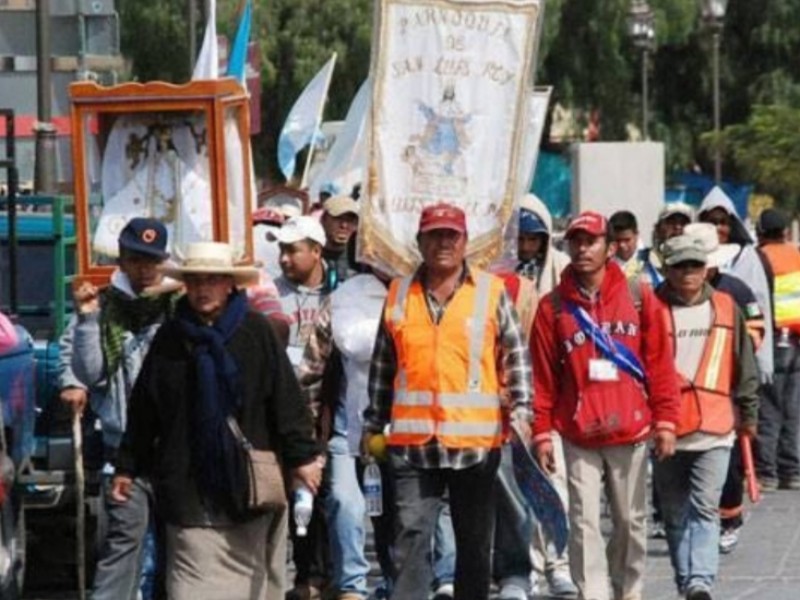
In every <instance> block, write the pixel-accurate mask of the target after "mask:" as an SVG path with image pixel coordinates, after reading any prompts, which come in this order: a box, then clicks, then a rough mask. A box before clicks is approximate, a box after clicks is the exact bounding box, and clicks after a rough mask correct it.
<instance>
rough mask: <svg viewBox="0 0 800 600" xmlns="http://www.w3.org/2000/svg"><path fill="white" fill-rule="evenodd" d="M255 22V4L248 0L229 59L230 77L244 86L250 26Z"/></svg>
mask: <svg viewBox="0 0 800 600" xmlns="http://www.w3.org/2000/svg"><path fill="white" fill-rule="evenodd" d="M252 21H253V2H252V0H247V2H245V5H244V10H242V16H241V18H240V19H239V27H238V28H237V29H236V37H235V38H234V39H233V47H232V48H231V54H230V56H229V58H228V71H227V73H226V75H227V76H228V77H233V78H235V79H236V80H237V81H238V82H239V83H241V84H242V85H244V83H245V75H246V74H247V44H248V42H249V41H250V26H251V24H252Z"/></svg>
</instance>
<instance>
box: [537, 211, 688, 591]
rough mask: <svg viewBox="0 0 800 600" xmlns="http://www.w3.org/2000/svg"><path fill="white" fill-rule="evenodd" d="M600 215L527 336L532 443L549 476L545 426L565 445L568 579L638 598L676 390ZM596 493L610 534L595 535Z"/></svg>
mask: <svg viewBox="0 0 800 600" xmlns="http://www.w3.org/2000/svg"><path fill="white" fill-rule="evenodd" d="M607 229H608V227H607V222H606V219H605V217H603V216H602V215H599V214H597V213H594V212H584V213H581V214H580V215H578V217H577V218H576V219H575V220H574V221H573V222H572V223H571V224H570V226H569V228H568V229H567V233H566V236H565V237H566V240H567V244H568V249H569V254H570V257H571V259H572V264H571V265H570V266H569V267H568V268H567V269H565V271H564V273H563V274H562V276H561V282H560V283H559V285H558V287H557V288H556V289H555V290H554V291H553V292H552V293H551V294H548V295H547V296H545V297H544V298H543V299H542V301H541V304H540V306H539V311H538V312H537V314H536V320H535V321H534V326H533V336H532V339H531V354H532V356H533V363H534V373H536V377H535V379H534V386H535V392H536V393H535V401H534V415H535V416H534V422H533V434H534V438H533V443H534V448H535V454H536V458H537V460H538V461H539V464H540V465H541V466H542V468H543V469H544V470H545V471H549V472H554V470H555V461H554V455H553V445H552V442H551V431H552V430H554V429H555V430H556V431H558V432H559V433H560V434H561V436H562V437H563V439H564V453H565V458H566V465H567V479H568V487H569V498H570V503H569V504H570V505H569V518H570V526H571V529H572V531H571V535H570V542H569V555H570V563H571V564H570V568H571V572H572V578H573V580H574V581H575V584H576V585H577V586H578V588H579V590H580V596H579V597H580V598H582V599H584V600H608V598H609V597H610V594H609V589H608V579H609V576H610V578H611V584H612V588H613V598H614V599H615V600H641V598H642V593H643V586H644V564H645V554H646V492H645V480H646V461H647V448H646V444H647V440H648V439H649V438H651V437H652V438H653V442H654V445H655V453H656V456H657V457H658V458H659V459H664V458H666V457H668V456H671V455H672V454H673V452H674V451H675V424H676V422H677V419H678V408H679V393H680V392H679V389H678V385H677V378H676V375H675V364H674V361H673V357H672V354H671V353H670V351H669V348H670V346H669V343H668V342H669V338H668V335H669V334H668V332H667V330H666V328H665V321H664V319H663V314H664V311H666V310H667V309H666V307H665V306H664V305H663V304H662V303H661V302H660V301H659V300H658V299H657V298H656V297H655V295H654V294H653V292H652V290H651V288H650V287H649V286H647V285H640V284H639V282H638V281H634V282H633V283H632V284H631V285H630V286H629V284H628V282H627V281H626V279H625V275H624V274H623V273H622V270H621V269H620V268H619V266H618V265H616V264H615V263H614V262H613V261H611V260H610V258H611V257H612V256H613V255H614V247H613V244H611V243H610V242H609V240H608V239H607ZM604 487H605V490H606V495H607V497H608V501H609V503H610V504H611V514H612V517H613V524H614V533H613V535H612V537H611V540H610V541H609V544H608V550H606V545H605V543H604V541H603V536H602V535H601V532H600V496H601V493H602V490H603V488H604Z"/></svg>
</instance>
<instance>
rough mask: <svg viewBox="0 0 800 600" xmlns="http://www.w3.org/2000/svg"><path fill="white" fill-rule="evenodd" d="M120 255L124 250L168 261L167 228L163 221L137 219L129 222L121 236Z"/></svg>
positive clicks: (119, 241)
mask: <svg viewBox="0 0 800 600" xmlns="http://www.w3.org/2000/svg"><path fill="white" fill-rule="evenodd" d="M118 243H119V248H120V254H121V253H122V250H123V249H125V250H128V251H129V252H136V253H137V254H146V255H147V256H152V257H153V258H159V259H162V260H164V259H167V258H169V252H167V250H166V248H167V228H166V227H164V224H163V223H162V222H161V221H158V220H156V219H146V218H144V217H135V218H133V219H131V220H130V221H128V224H127V225H125V228H124V229H123V230H122V231H121V232H120V234H119V240H118Z"/></svg>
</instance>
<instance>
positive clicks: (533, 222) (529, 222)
mask: <svg viewBox="0 0 800 600" xmlns="http://www.w3.org/2000/svg"><path fill="white" fill-rule="evenodd" d="M519 232H520V233H550V232H549V231H547V226H546V225H545V224H544V221H543V220H542V219H541V218H540V217H539V215H537V214H536V213H535V212H532V211H530V210H526V209H524V208H523V209H522V210H520V211H519Z"/></svg>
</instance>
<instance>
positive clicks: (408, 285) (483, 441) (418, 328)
mask: <svg viewBox="0 0 800 600" xmlns="http://www.w3.org/2000/svg"><path fill="white" fill-rule="evenodd" d="M503 289H504V287H503V282H502V280H500V279H499V278H497V277H494V276H492V275H490V274H488V273H483V272H480V271H476V270H473V271H472V278H471V279H470V278H467V280H466V281H465V282H464V283H463V284H462V285H461V287H459V289H458V290H457V291H456V293H455V295H454V296H453V298H452V299H451V300H450V302H449V303H448V305H447V308H446V309H445V311H444V315H443V316H442V319H441V321H440V322H439V323H438V324H436V323H434V322H433V320H432V319H431V316H430V313H429V311H428V306H427V303H426V300H425V290H424V289H423V287H422V284H421V283H420V282H419V281H417V280H415V279H414V278H413V277H404V278H401V279H395V280H394V281H393V282H392V284H391V286H390V287H389V296H388V298H387V300H386V309H385V314H384V321H385V325H386V328H387V331H388V333H389V335H390V336H391V337H392V339H393V341H394V347H395V350H396V355H397V373H396V375H395V381H394V402H393V404H392V415H391V417H392V418H391V427H390V433H389V438H388V440H387V441H388V444H389V445H392V446H421V445H423V444H425V443H427V442H428V441H430V440H431V439H433V438H434V437H435V438H437V439H438V440H439V442H440V443H441V444H442V445H443V446H445V447H446V448H497V447H499V446H500V444H501V441H502V415H501V410H500V380H499V376H498V364H497V346H496V340H497V338H498V331H499V324H498V322H497V307H498V303H499V302H500V296H501V295H502V293H503Z"/></svg>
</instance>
